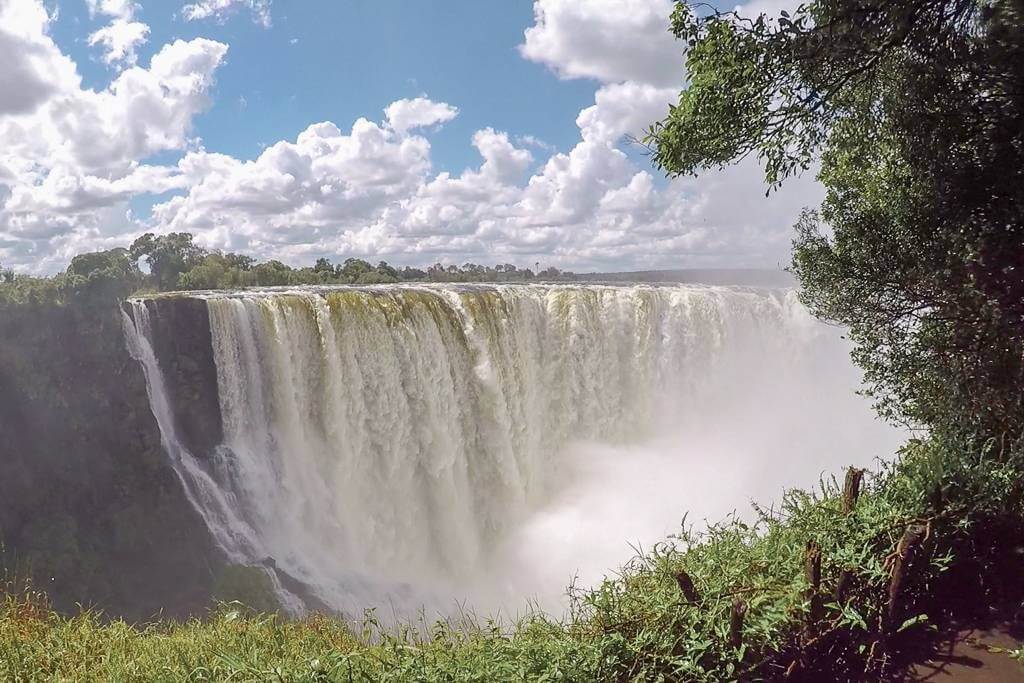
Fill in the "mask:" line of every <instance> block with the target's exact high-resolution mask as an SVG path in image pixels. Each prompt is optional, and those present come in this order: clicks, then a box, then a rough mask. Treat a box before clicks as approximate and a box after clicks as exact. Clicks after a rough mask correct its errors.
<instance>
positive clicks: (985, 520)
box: [0, 441, 1024, 681]
mask: <svg viewBox="0 0 1024 683" xmlns="http://www.w3.org/2000/svg"><path fill="white" fill-rule="evenodd" d="M1022 472H1024V468H1022V462H1021V449H1019V448H1016V449H1002V450H1000V449H997V448H995V447H994V446H990V447H988V448H969V447H967V446H964V445H962V444H959V445H950V444H941V443H937V442H936V441H923V442H922V441H914V442H911V443H910V444H909V445H908V446H907V447H905V448H904V449H903V451H902V453H901V455H900V458H899V460H898V461H897V462H896V464H894V465H889V466H885V467H883V469H882V471H881V472H879V473H878V474H876V475H874V476H871V477H869V478H868V480H867V481H866V482H865V486H864V489H863V491H862V494H861V496H860V499H859V501H858V503H857V505H856V507H855V509H854V511H853V512H852V513H851V514H848V515H846V514H843V512H842V511H841V509H840V491H839V488H840V487H839V486H838V485H837V483H836V481H834V480H830V481H827V482H823V483H822V484H821V486H820V488H819V489H818V490H816V491H813V492H805V491H790V492H788V493H786V494H785V496H784V498H783V500H782V502H781V504H780V505H779V506H778V507H777V508H776V509H774V510H760V511H758V521H757V522H756V523H754V524H747V523H744V522H743V521H741V520H738V519H729V520H726V521H724V522H722V523H720V524H718V525H715V526H713V527H711V528H709V529H706V530H702V531H700V532H699V533H698V532H694V531H692V530H690V531H687V532H686V533H683V534H681V535H680V536H679V537H677V538H672V539H668V540H667V541H666V542H665V543H663V544H660V545H658V546H657V547H655V548H653V549H652V550H651V551H650V552H647V553H644V554H642V555H641V556H638V557H637V558H635V559H634V560H633V561H631V562H630V563H629V564H627V565H626V566H625V567H623V568H622V570H621V571H620V572H618V573H617V574H616V575H615V576H613V577H611V578H609V579H607V580H606V581H604V582H603V583H602V584H600V585H598V586H597V587H595V588H594V589H592V590H583V589H575V588H574V589H571V590H570V595H571V613H570V616H569V617H567V618H566V620H565V621H563V622H558V621H554V620H552V619H550V618H546V617H544V616H541V615H534V616H527V617H525V618H523V619H520V620H519V621H517V622H515V623H501V622H497V621H493V622H492V621H486V622H479V621H474V620H462V621H460V622H459V623H446V622H438V623H435V624H418V625H408V626H403V627H397V628H395V627H391V628H385V627H383V626H381V625H380V624H379V623H378V622H376V621H375V620H374V619H373V616H372V615H369V617H368V618H367V620H366V621H364V623H363V624H362V625H357V626H352V625H348V624H346V623H344V622H342V621H340V620H337V619H332V618H329V617H324V616H312V617H310V618H308V619H304V620H289V619H285V618H281V617H278V616H275V615H259V614H255V613H252V612H250V611H249V610H247V609H246V608H244V607H242V606H240V605H238V604H237V603H229V604H224V605H221V606H220V607H219V608H218V609H217V610H216V611H214V612H213V613H211V615H210V616H209V617H207V618H205V619H201V620H199V619H197V620H193V621H189V622H187V623H181V624H178V623H170V622H158V623H154V624H151V625H144V626H133V625H129V624H126V623H124V622H121V621H108V620H105V619H103V618H102V616H101V615H98V614H95V613H92V612H85V613H82V614H78V615H76V616H72V617H64V616H59V615H57V614H55V613H54V612H52V611H51V610H49V609H48V608H47V607H46V606H45V602H44V601H43V600H42V598H41V596H39V595H36V594H33V593H31V592H30V591H28V592H26V591H20V592H13V591H12V592H9V593H8V595H7V597H6V599H5V602H4V603H3V605H2V606H0V679H4V680H26V681H27V680H41V679H42V680H46V679H57V680H68V681H108V680H113V681H151V680H175V681H177V680H191V681H208V680H231V681H253V680H286V681H350V680H351V681H369V680H372V681H522V680H530V681H595V680H610V681H628V680H642V681H657V680H664V681H677V680H679V681H691V680H692V681H723V680H736V679H740V680H765V679H767V680H770V679H775V678H778V677H781V676H782V675H783V674H784V673H785V672H786V671H787V670H790V671H791V672H792V674H793V675H794V676H795V677H799V676H801V675H802V676H804V677H806V678H808V679H810V680H818V678H816V676H821V675H824V674H823V673H822V672H825V671H827V672H828V674H827V675H828V676H829V677H830V678H829V680H844V679H846V678H849V679H850V680H854V679H856V678H858V677H861V676H863V675H864V673H865V672H868V675H869V676H872V677H877V676H880V675H882V674H883V673H884V671H885V670H887V669H891V668H893V667H896V666H898V665H899V661H900V657H899V655H900V650H901V649H902V648H904V647H905V646H906V645H907V644H908V643H914V642H921V641H926V640H927V638H928V636H929V634H931V633H932V632H933V631H934V630H935V629H936V628H938V626H939V625H940V623H941V621H942V620H943V619H944V618H945V616H946V614H945V613H946V611H948V609H949V607H950V605H951V600H950V598H949V596H950V595H951V594H952V593H955V594H957V595H962V596H970V599H971V601H973V602H975V603H977V602H978V601H981V602H982V603H984V602H986V601H989V602H995V601H999V600H1000V599H1001V597H1000V596H1001V595H1003V593H1002V591H1003V590H1004V588H1005V585H1004V583H1005V582H1003V581H1001V580H1000V577H1001V576H1003V575H1004V574H1005V572H1004V571H1003V569H1002V567H1003V564H1004V563H1006V562H1019V557H1018V556H1016V552H1017V549H1018V547H1019V543H1020V540H1021V539H1022V538H1024V534H1022V533H1021V528H1022V524H1021V521H1022V519H1024V515H1022V508H1021V499H1022V489H1021V487H1022V484H1021V480H1022V478H1021V473H1022ZM910 525H920V527H921V528H922V529H923V528H927V529H928V533H927V539H926V540H925V541H924V542H923V544H922V545H921V546H920V548H921V549H920V551H919V552H918V553H917V556H916V559H915V560H914V561H913V562H912V563H911V564H910V571H909V572H908V573H907V579H906V581H905V582H904V584H903V585H902V586H901V588H900V591H899V593H898V596H897V597H898V601H899V603H898V609H897V611H896V615H895V617H894V618H892V619H886V617H885V613H886V611H887V604H888V601H889V587H890V582H891V573H892V562H891V561H888V562H887V558H890V557H891V556H892V553H893V551H894V550H895V549H896V546H897V544H898V542H899V540H900V537H901V536H902V535H903V533H904V531H905V530H906V528H907V527H908V526H910ZM808 542H813V543H815V544H817V546H818V547H819V548H820V552H821V558H822V560H821V583H820V589H819V591H818V592H817V593H816V594H815V595H814V596H813V598H814V600H813V604H814V605H815V606H814V607H812V595H811V591H810V585H809V583H808V580H807V577H806V571H805V564H806V561H805V552H806V547H807V544H808ZM681 570H682V571H685V572H686V574H687V575H688V576H690V577H691V578H692V581H693V584H694V586H695V588H696V591H697V593H698V596H697V597H698V600H697V602H696V603H691V602H690V601H689V600H688V599H687V598H686V597H685V596H684V595H683V593H682V592H681V590H680V586H679V583H678V582H677V575H678V573H679V572H680V571H681ZM843 572H846V573H847V574H848V577H849V581H848V583H847V586H848V588H847V590H846V591H845V594H844V595H845V599H844V600H843V602H842V603H840V602H839V601H837V599H836V597H835V596H836V584H837V582H838V580H839V577H840V574H841V573H843ZM951 591H952V593H951ZM737 600H742V601H743V603H744V605H745V606H746V608H747V612H746V616H745V620H744V623H743V627H742V631H741V632H740V636H741V643H740V645H739V647H735V646H734V645H735V643H731V642H730V640H731V637H730V612H731V610H732V609H733V605H734V603H735V602H736V601H737Z"/></svg>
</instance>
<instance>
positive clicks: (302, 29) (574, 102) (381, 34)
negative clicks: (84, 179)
mask: <svg viewBox="0 0 1024 683" xmlns="http://www.w3.org/2000/svg"><path fill="white" fill-rule="evenodd" d="M51 6H53V5H52V4H51ZM59 7H60V12H59V14H58V21H57V22H56V24H55V27H54V31H53V35H54V37H55V38H56V39H57V42H58V44H59V45H60V46H61V47H62V48H64V49H65V51H66V52H67V53H68V54H69V55H71V56H72V57H74V58H75V61H76V62H77V63H78V65H79V69H80V70H81V72H82V75H83V79H84V83H85V84H86V85H87V86H89V87H93V88H99V87H103V86H105V85H106V84H107V83H108V82H109V81H110V78H111V73H112V69H111V68H109V67H108V66H107V65H105V64H103V63H102V61H101V60H100V59H99V56H98V54H97V50H95V49H94V48H91V47H89V46H88V45H87V44H86V41H85V39H84V36H85V35H87V34H88V33H90V32H92V31H94V30H96V29H98V28H100V27H101V26H102V25H103V23H104V20H103V18H102V17H92V18H90V16H89V11H88V8H87V6H86V4H85V3H84V2H75V1H74V0H66V1H64V2H61V3H59ZM180 8H181V3H180V2H169V1H167V0H164V1H161V2H146V3H144V4H142V7H141V9H140V11H139V12H138V17H139V19H141V20H142V21H145V22H146V23H148V24H149V26H150V29H151V33H150V39H149V42H148V43H147V44H146V45H145V46H143V47H142V48H141V50H140V52H139V58H140V61H142V62H145V61H146V59H148V58H149V57H150V56H152V54H153V53H154V52H156V50H157V49H158V48H159V47H160V46H162V45H163V44H165V43H168V42H171V41H173V40H175V39H179V38H181V39H185V40H189V39H192V38H197V37H206V38H212V39H214V40H218V41H221V42H224V43H227V44H228V45H230V51H229V53H228V57H227V60H226V62H225V63H224V65H223V66H222V67H221V68H220V69H219V71H218V74H217V96H216V97H217V101H216V103H215V104H214V106H213V107H211V109H210V110H209V111H207V112H205V113H203V114H200V115H199V116H198V117H197V118H196V123H195V132H196V133H197V134H198V135H199V136H201V137H202V138H203V140H204V141H205V142H206V146H207V148H208V149H210V150H215V151H218V152H224V153H226V154H231V155H233V156H236V157H239V158H247V159H251V158H253V157H255V156H257V155H258V154H259V153H260V152H261V151H262V145H266V144H268V143H272V142H274V141H277V140H280V139H284V138H288V137H292V136H294V135H295V132H296V131H298V130H302V129H303V128H304V127H305V126H307V125H308V124H309V123H311V122H313V121H337V122H340V121H354V120H355V119H356V118H358V117H360V116H366V117H379V116H381V112H382V111H383V109H384V107H386V106H387V105H388V104H389V103H391V102H393V101H395V100H397V99H400V98H402V97H416V96H418V95H422V94H427V95H428V96H429V97H430V98H432V99H434V100H439V101H444V102H450V103H453V104H455V106H457V107H459V110H460V114H459V117H458V118H457V119H456V120H454V121H452V122H451V123H450V124H448V125H446V126H444V127H443V128H441V129H440V130H439V131H438V132H437V133H436V134H435V135H433V136H432V137H431V141H432V143H433V147H434V156H433V159H434V164H435V167H436V168H437V169H438V170H450V171H456V172H457V171H461V170H462V169H463V168H465V167H467V166H470V165H475V164H476V163H477V161H478V155H477V154H476V151H475V150H474V149H473V147H472V145H471V144H470V143H469V140H470V138H471V136H472V134H473V132H474V131H475V130H477V129H479V128H483V127H485V126H492V127H495V128H499V129H501V130H505V131H508V132H509V133H512V134H515V135H533V136H536V137H537V138H538V139H540V140H543V141H544V142H546V143H548V144H551V145H554V146H557V147H558V148H560V149H568V148H570V147H572V145H573V144H574V143H575V142H576V140H577V139H578V138H579V131H578V129H577V128H576V125H575V123H574V120H575V117H576V113H577V112H579V110H580V109H582V108H583V107H585V106H587V105H588V104H591V103H592V102H593V97H594V91H595V90H596V89H597V87H598V83H596V82H595V81H593V80H590V79H579V80H571V81H566V80H561V79H559V78H558V77H557V76H555V75H554V74H553V73H552V72H551V71H550V70H549V69H547V68H545V67H544V66H542V65H540V64H536V63H533V62H529V61H527V60H524V59H523V58H522V57H521V56H520V55H519V52H518V50H517V47H518V45H519V44H520V43H522V41H523V31H524V29H525V28H526V27H527V26H529V25H530V24H531V23H532V20H533V6H532V3H530V2H523V1H520V0H511V1H509V2H480V1H479V0H476V1H474V0H445V1H444V2H436V3H435V2H413V1H408V0H354V1H349V0H344V1H340V0H339V1H332V2H280V1H279V2H276V3H274V4H273V5H272V11H273V15H272V19H271V21H272V24H271V26H270V27H269V28H267V27H264V26H262V25H261V24H259V23H258V22H257V21H254V19H253V17H252V16H251V12H249V11H247V10H244V9H241V10H238V11H237V12H235V13H233V14H230V15H227V16H226V17H225V18H224V19H223V20H222V21H208V22H188V21H183V20H182V19H181V18H180V17H176V16H175V13H176V12H178V11H179V10H180ZM293 40H294V41H296V42H294V43H292V41H293ZM243 99H244V102H245V104H244V105H243V104H242V101H243Z"/></svg>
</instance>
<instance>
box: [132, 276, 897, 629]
mask: <svg viewBox="0 0 1024 683" xmlns="http://www.w3.org/2000/svg"><path fill="white" fill-rule="evenodd" d="M194 296H197V297H201V298H203V299H205V300H206V306H207V310H208V313H209V321H210V329H211V337H212V350H211V352H212V354H213V360H214V362H215V364H216V368H217V386H218V398H219V403H220V410H221V419H222V422H223V426H224V443H223V444H222V445H221V446H220V447H218V448H217V449H216V451H215V452H214V453H213V454H203V457H201V458H197V457H195V455H196V454H191V453H189V452H188V451H187V449H185V448H183V447H182V445H181V444H180V442H179V441H178V439H177V437H176V434H175V425H174V424H173V421H174V419H173V413H172V411H171V410H170V409H169V407H168V405H167V404H168V399H167V394H166V391H165V388H164V387H163V380H162V378H161V373H160V369H159V363H158V362H157V359H156V357H155V355H154V354H153V352H152V348H153V345H152V343H151V339H150V335H151V327H150V325H149V315H150V313H149V310H148V309H147V308H146V306H145V302H143V301H141V300H135V301H132V302H130V306H131V315H130V316H127V315H126V330H127V333H128V340H129V348H130V349H131V351H132V354H133V356H134V357H135V358H137V359H138V360H139V361H140V362H141V363H142V365H143V367H144V369H145V370H146V377H147V382H148V386H149V392H150V400H151V404H152V409H153V412H154V415H155V416H156V417H157V420H158V422H159V424H160V427H161V433H162V437H163V440H164V447H165V449H166V450H167V452H168V456H169V457H170V459H171V463H172V464H173V465H174V467H175V469H176V471H177V472H178V474H179V476H180V477H181V480H182V483H183V485H184V487H185V489H186V493H187V494H188V497H189V500H190V502H191V503H192V504H193V505H194V506H195V507H196V508H197V509H198V510H199V512H200V513H201V514H202V515H203V517H204V519H206V521H207V524H208V526H209V527H210V530H211V532H212V534H213V536H214V538H215V539H216V541H217V542H218V544H220V546H221V547H222V548H223V549H224V551H225V552H226V553H227V555H228V557H229V558H231V559H232V561H236V562H246V563H251V562H259V561H261V560H263V559H264V558H268V557H270V558H273V559H274V562H275V563H276V565H277V566H278V567H279V568H281V569H282V570H283V571H285V572H287V573H288V574H290V575H291V576H293V577H296V578H298V579H299V580H301V581H302V582H304V583H305V584H307V585H308V586H310V588H311V590H312V591H313V593H314V594H315V595H316V596H317V597H318V598H319V599H320V600H322V601H324V602H326V603H327V604H328V605H331V606H333V607H335V608H337V609H339V610H342V611H346V612H349V613H356V614H358V613H360V612H361V609H362V608H363V607H366V606H383V607H385V608H387V609H389V610H390V609H394V610H396V611H398V612H403V613H405V612H409V611H411V610H414V609H415V608H416V607H418V606H421V605H424V606H426V607H428V609H437V610H440V611H441V612H450V611H451V610H452V607H453V606H454V605H455V604H456V601H461V600H466V601H468V602H469V604H471V605H474V606H478V607H480V608H481V609H494V608H498V607H502V608H505V609H508V610H515V609H518V608H521V607H523V606H524V605H525V601H526V599H527V598H534V599H536V600H537V601H538V602H539V603H540V604H541V606H543V607H545V608H547V609H550V610H557V609H559V605H560V599H559V596H560V594H561V592H562V590H563V589H564V586H565V585H566V584H567V583H568V581H569V579H570V577H571V575H573V574H575V573H579V574H580V575H581V578H582V579H583V580H584V581H585V582H589V581H593V580H596V579H597V578H599V577H600V572H601V571H602V570H605V569H612V568H613V567H614V566H615V564H617V563H619V562H621V561H623V560H625V559H627V558H628V555H629V548H628V546H627V545H626V544H627V542H628V541H643V542H647V543H650V542H653V541H656V540H659V539H660V538H662V537H663V535H664V534H665V533H666V532H670V531H672V530H673V527H674V526H676V525H677V523H678V520H679V519H680V517H681V516H682V514H683V513H685V512H687V511H690V512H695V513H696V514H697V515H698V517H699V516H700V515H708V516H717V515H718V514H721V513H723V512H727V511H729V510H731V509H734V508H736V507H738V506H742V505H744V503H745V502H746V500H747V499H748V498H751V497H754V498H758V499H764V498H765V497H766V496H771V495H774V494H776V493H777V492H778V490H779V489H780V488H781V486H782V485H785V484H792V483H812V482H813V481H814V480H815V479H816V478H817V477H818V475H819V474H820V473H821V472H823V471H829V470H835V469H836V468H838V467H839V466H840V465H843V464H849V463H851V462H856V463H859V464H863V463H866V462H869V461H870V459H871V458H872V457H874V456H876V455H881V454H884V453H885V452H886V450H887V449H889V448H890V447H891V444H894V443H895V438H894V434H893V432H892V431H891V430H889V429H888V428H886V427H884V426H882V425H879V424H878V423H876V422H874V421H873V419H872V417H871V414H870V412H869V410H868V407H867V406H866V404H864V402H863V401H862V400H860V399H859V398H858V397H855V396H853V394H852V388H853V387H854V386H855V384H856V373H855V372H854V370H853V368H852V366H851V365H850V362H849V360H848V359H847V358H846V356H845V354H846V347H845V343H844V342H843V341H842V340H841V339H840V338H839V331H838V330H837V329H836V328H832V327H827V326H825V325H822V324H820V323H817V322H816V321H814V320H813V319H812V318H811V317H810V316H809V315H808V313H807V311H806V310H805V309H804V308H803V307H802V306H801V305H800V304H799V302H798V301H797V300H796V297H795V294H794V293H793V292H791V291H785V290H752V289H735V288H724V287H699V286H692V285H687V286H682V285H680V286H647V285H636V286H601V285H536V286H533V285H507V286H501V285H499V286H454V285H453V286H426V285H415V286H410V285H402V286H383V287H365V288H303V289H297V290H281V289H275V290H252V291H246V292H239V293H214V292H210V293H199V294H196V295H194ZM281 590H282V591H283V589H281ZM286 597H287V598H288V599H289V600H290V601H291V602H292V604H293V607H296V608H297V604H296V601H297V598H295V597H294V596H290V595H288V596H286Z"/></svg>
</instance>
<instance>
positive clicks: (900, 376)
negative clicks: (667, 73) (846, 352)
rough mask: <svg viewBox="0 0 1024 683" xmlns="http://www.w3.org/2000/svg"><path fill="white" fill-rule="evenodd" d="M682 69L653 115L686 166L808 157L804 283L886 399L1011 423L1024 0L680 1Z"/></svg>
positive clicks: (797, 246)
mask: <svg viewBox="0 0 1024 683" xmlns="http://www.w3.org/2000/svg"><path fill="white" fill-rule="evenodd" d="M672 30H673V32H674V33H675V35H676V36H677V37H679V38H680V39H682V40H684V41H686V43H687V45H688V53H687V70H688V77H689V83H688V85H687V86H686V88H685V89H684V90H683V91H682V93H681V94H680V97H679V102H678V104H677V105H675V106H672V107H671V108H670V111H669V112H668V115H667V116H666V118H665V119H664V120H663V121H660V122H658V123H656V124H655V125H654V126H653V127H652V128H651V129H650V131H649V133H648V135H647V138H646V142H647V144H648V145H649V146H650V148H651V150H652V156H653V160H654V162H655V163H656V164H657V165H659V166H660V167H661V168H662V169H664V170H665V171H666V172H667V173H668V174H670V175H679V174H694V173H697V172H699V171H700V170H703V169H707V168H715V167H720V166H722V165H724V164H727V163H729V162H731V161H734V160H736V159H739V158H742V157H745V156H748V155H756V156H757V157H758V158H759V160H760V161H761V163H762V165H763V167H764V170H765V176H766V182H767V184H768V185H769V187H777V186H778V185H779V184H780V183H782V182H784V181H785V180H786V179H787V178H788V177H790V176H792V175H794V174H796V173H799V172H801V171H803V170H807V169H810V168H814V167H817V168H818V169H819V170H818V177H819V179H820V180H821V182H822V183H823V184H824V186H825V188H826V198H825V200H824V202H823V204H822V206H821V207H820V208H819V209H817V210H808V211H806V212H805V213H804V214H803V216H802V217H801V219H800V221H799V223H798V225H797V226H796V230H797V232H796V238H795V241H794V257H793V270H794V272H795V273H796V275H797V276H798V277H799V279H800V283H801V286H802V297H803V300H804V301H805V302H806V303H807V304H808V305H809V306H810V308H811V309H812V311H813V312H814V313H816V314H818V315H819V316H822V317H825V318H828V319H831V320H835V321H837V322H840V323H842V324H844V325H846V326H848V327H849V329H850V336H851V338H852V340H853V341H854V342H855V351H854V357H855V360H857V361H858V362H859V364H860V365H861V366H862V367H863V368H864V370H865V373H866V379H867V381H868V384H869V387H870V389H869V391H870V392H871V393H872V394H873V395H874V396H875V397H876V398H877V399H878V402H879V406H880V408H881V409H882V410H883V412H884V413H885V414H886V415H888V416H891V417H894V418H899V419H902V420H906V421H908V422H910V423H913V424H919V425H927V426H929V427H931V428H932V429H933V430H934V429H957V430H961V431H967V432H970V433H972V434H975V435H977V436H984V437H990V438H993V437H994V438H998V439H1007V438H1010V439H1015V438H1019V437H1020V436H1021V434H1022V431H1024V402H1022V394H1024V392H1022V387H1024V359H1022V355H1024V271H1022V269H1024V3H1021V2H1020V1H1019V0H987V1H986V0H912V1H908V2H892V1H891V0H816V1H815V2H809V3H806V4H803V5H801V6H800V8H799V9H798V10H796V11H795V12H793V13H791V14H790V13H787V12H782V13H781V14H780V16H778V17H776V18H774V19H770V18H768V17H765V16H761V17H759V18H756V19H751V18H741V17H739V16H737V15H736V14H735V13H734V12H708V11H698V9H695V7H693V6H691V5H689V4H686V3H679V4H677V6H676V8H675V12H674V14H673V18H672Z"/></svg>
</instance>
